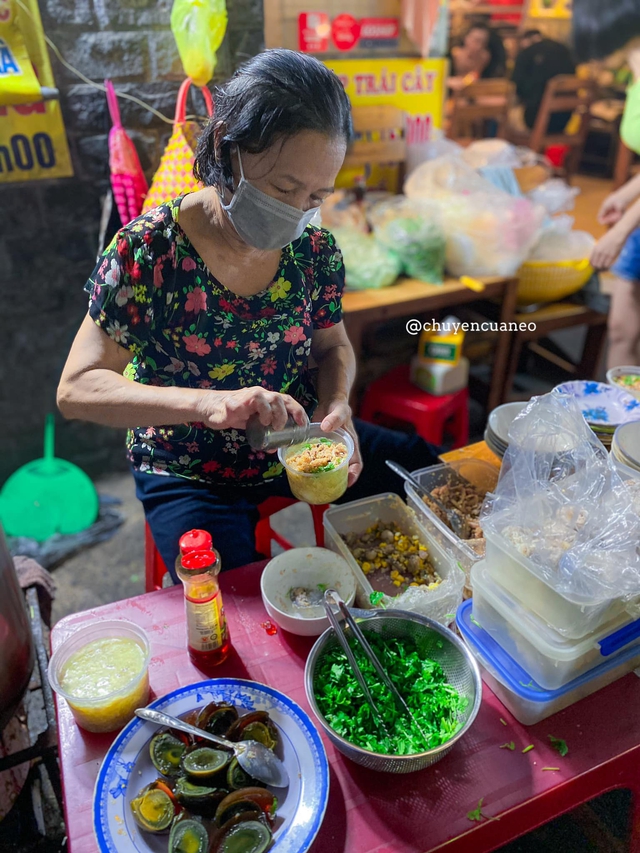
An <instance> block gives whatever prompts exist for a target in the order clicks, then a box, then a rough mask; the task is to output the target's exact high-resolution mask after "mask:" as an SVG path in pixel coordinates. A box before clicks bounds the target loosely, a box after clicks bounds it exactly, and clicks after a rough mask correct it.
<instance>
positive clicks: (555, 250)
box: [528, 216, 596, 262]
mask: <svg viewBox="0 0 640 853" xmlns="http://www.w3.org/2000/svg"><path fill="white" fill-rule="evenodd" d="M567 220H568V223H569V228H567V227H566V225H567ZM556 223H557V224H556ZM572 224H573V219H572V217H570V216H567V217H563V218H562V220H561V221H560V222H559V221H558V220H553V222H552V225H551V227H548V228H545V229H544V231H543V232H542V234H541V235H540V238H539V239H538V241H537V242H536V244H535V246H534V247H533V249H532V250H531V254H530V255H529V258H528V260H530V261H551V262H553V261H582V260H584V259H585V258H589V257H590V256H591V252H592V251H593V247H594V246H595V244H596V241H595V238H594V237H593V235H592V234H589V233H588V232H587V231H572V230H571V225H572Z"/></svg>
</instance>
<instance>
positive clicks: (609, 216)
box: [598, 192, 627, 225]
mask: <svg viewBox="0 0 640 853" xmlns="http://www.w3.org/2000/svg"><path fill="white" fill-rule="evenodd" d="M626 209H627V201H626V199H625V198H624V196H623V195H622V194H621V193H619V192H615V193H611V195H610V196H607V198H605V200H604V201H603V202H602V205H601V206H600V210H599V211H598V222H599V223H600V224H601V225H615V224H616V222H618V221H619V220H620V219H621V218H622V214H623V213H624V212H625V210H626Z"/></svg>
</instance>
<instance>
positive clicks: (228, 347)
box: [85, 197, 344, 486]
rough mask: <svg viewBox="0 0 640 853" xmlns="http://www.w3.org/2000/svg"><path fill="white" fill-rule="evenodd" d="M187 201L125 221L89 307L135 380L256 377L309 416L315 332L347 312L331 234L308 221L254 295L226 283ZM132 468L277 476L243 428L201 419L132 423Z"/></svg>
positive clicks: (222, 481) (238, 381)
mask: <svg viewBox="0 0 640 853" xmlns="http://www.w3.org/2000/svg"><path fill="white" fill-rule="evenodd" d="M181 201H182V197H180V198H177V199H174V200H173V201H170V202H167V203H165V204H162V205H161V206H160V207H157V208H155V209H154V210H151V211H149V212H148V213H146V214H143V215H142V216H140V217H138V218H137V219H134V220H133V222H131V223H130V224H129V225H127V226H126V227H125V228H123V229H121V230H120V231H119V232H118V234H116V236H115V237H114V239H113V241H112V243H111V245H110V246H109V248H108V249H107V250H106V251H105V253H104V254H103V256H102V258H101V259H100V261H99V262H98V265H97V266H96V269H95V270H94V272H93V275H92V276H91V278H90V279H89V281H88V282H87V285H86V288H85V289H86V290H87V291H88V293H89V294H90V299H89V314H90V316H91V317H92V319H93V320H94V321H95V322H96V323H97V325H98V326H99V327H100V328H101V329H103V330H104V331H105V332H106V333H107V334H108V335H109V336H110V337H111V338H112V339H113V340H114V341H116V342H117V343H118V344H120V346H122V347H124V348H125V349H127V350H129V352H130V353H131V362H130V364H129V365H128V367H127V370H126V371H125V376H127V377H128V378H129V379H133V380H134V381H135V382H141V383H143V384H148V385H159V386H170V385H173V386H179V387H184V388H212V389H216V390H237V389H240V388H248V387H251V386H256V385H261V386H262V387H263V388H266V389H268V390H270V391H278V392H282V393H287V394H290V395H291V396H292V397H294V398H295V399H296V400H297V401H298V402H299V403H300V404H301V405H302V406H303V407H304V408H305V409H306V410H307V412H308V414H311V413H312V411H313V409H314V407H315V406H316V404H317V398H316V392H315V383H314V381H313V377H312V374H311V372H310V368H309V363H308V362H309V355H310V352H311V339H312V336H313V330H314V329H324V328H329V327H330V326H333V325H335V324H336V323H339V322H340V321H341V319H342V304H341V297H342V291H343V288H344V266H343V262H342V255H341V253H340V250H339V249H338V247H337V246H336V244H335V241H334V239H333V237H332V236H331V234H330V233H329V232H327V231H325V230H323V229H319V228H314V227H313V226H309V227H307V229H306V231H305V232H304V234H303V235H302V236H301V237H300V238H299V239H298V240H296V241H295V242H294V243H292V244H290V245H289V246H286V247H285V248H284V249H283V250H282V257H281V261H280V266H279V269H278V272H277V273H276V276H275V278H274V280H273V282H272V283H271V285H270V286H269V287H268V288H266V289H265V290H263V291H261V292H260V293H257V294H256V295H254V296H249V297H240V296H237V295H235V294H234V293H232V292H231V291H229V290H227V289H226V288H225V287H224V286H223V285H222V284H220V282H218V281H217V280H216V279H215V278H214V277H213V276H212V275H211V273H210V272H209V271H208V269H207V267H206V266H205V264H204V261H203V260H202V258H201V257H200V256H199V255H198V253H197V252H196V250H195V249H194V247H193V246H192V245H191V243H190V241H189V238H188V237H187V235H186V234H185V233H184V231H183V230H182V229H181V227H180V225H179V216H178V214H179V209H180V203H181ZM127 450H128V456H129V459H130V461H131V463H132V465H133V467H134V468H135V469H137V470H139V471H147V472H149V473H153V474H165V475H166V474H173V475H177V476H181V477H187V478H190V479H194V480H199V481H201V482H204V483H207V484H209V485H212V486H221V485H227V486H228V485H229V484H233V485H234V486H243V485H255V484H257V483H262V482H265V480H268V479H269V478H272V477H275V476H278V475H280V474H282V466H281V465H280V463H279V462H278V460H277V457H274V456H273V455H271V454H264V453H257V452H254V451H253V450H252V449H251V448H250V447H249V445H248V444H247V442H246V439H245V435H244V431H242V430H236V429H228V430H212V429H209V428H207V427H205V426H204V425H203V424H201V423H191V424H185V425H179V426H139V427H136V428H135V429H131V430H129V432H128V435H127Z"/></svg>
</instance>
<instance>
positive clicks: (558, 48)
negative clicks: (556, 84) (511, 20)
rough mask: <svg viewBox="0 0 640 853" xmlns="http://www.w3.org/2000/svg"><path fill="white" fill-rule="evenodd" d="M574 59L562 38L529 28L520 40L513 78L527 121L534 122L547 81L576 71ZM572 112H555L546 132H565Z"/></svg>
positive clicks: (529, 125)
mask: <svg viewBox="0 0 640 853" xmlns="http://www.w3.org/2000/svg"><path fill="white" fill-rule="evenodd" d="M575 70H576V65H575V62H574V61H573V58H572V56H571V53H570V51H569V48H568V47H567V46H566V45H564V44H562V43H561V42H559V41H554V40H553V39H549V38H545V37H544V36H543V35H542V33H541V32H540V30H527V31H526V32H525V33H524V34H523V36H522V38H521V40H520V52H519V53H518V56H517V58H516V64H515V68H514V69H513V74H512V78H511V79H512V80H513V82H514V83H515V86H516V94H517V95H518V100H519V101H520V103H521V104H522V106H523V107H524V123H525V124H526V126H527V127H528V128H529V129H531V128H532V127H533V125H534V124H535V121H536V117H537V115H538V111H539V109H540V105H541V104H542V99H543V97H544V91H545V89H546V87H547V83H548V82H549V80H551V79H552V78H553V77H557V76H558V75H559V74H574V73H575ZM570 118H571V112H561V113H552V114H551V116H550V118H549V126H548V128H547V133H562V131H563V130H564V129H565V127H566V125H567V122H568V121H569V119H570Z"/></svg>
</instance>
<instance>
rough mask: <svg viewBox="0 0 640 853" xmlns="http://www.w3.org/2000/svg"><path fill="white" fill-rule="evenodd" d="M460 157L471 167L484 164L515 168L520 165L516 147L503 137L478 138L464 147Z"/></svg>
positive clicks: (474, 167) (476, 167) (482, 166)
mask: <svg viewBox="0 0 640 853" xmlns="http://www.w3.org/2000/svg"><path fill="white" fill-rule="evenodd" d="M462 159H463V160H464V162H465V163H467V164H468V165H469V166H471V168H472V169H482V168H484V167H485V166H510V167H511V168H512V169H517V168H518V167H519V166H520V157H519V156H518V151H517V149H516V148H515V147H514V146H513V145H511V144H510V143H509V142H506V141H505V140H504V139H478V140H477V141H476V142H472V143H471V145H470V146H469V147H468V148H465V149H464V151H463V154H462Z"/></svg>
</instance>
